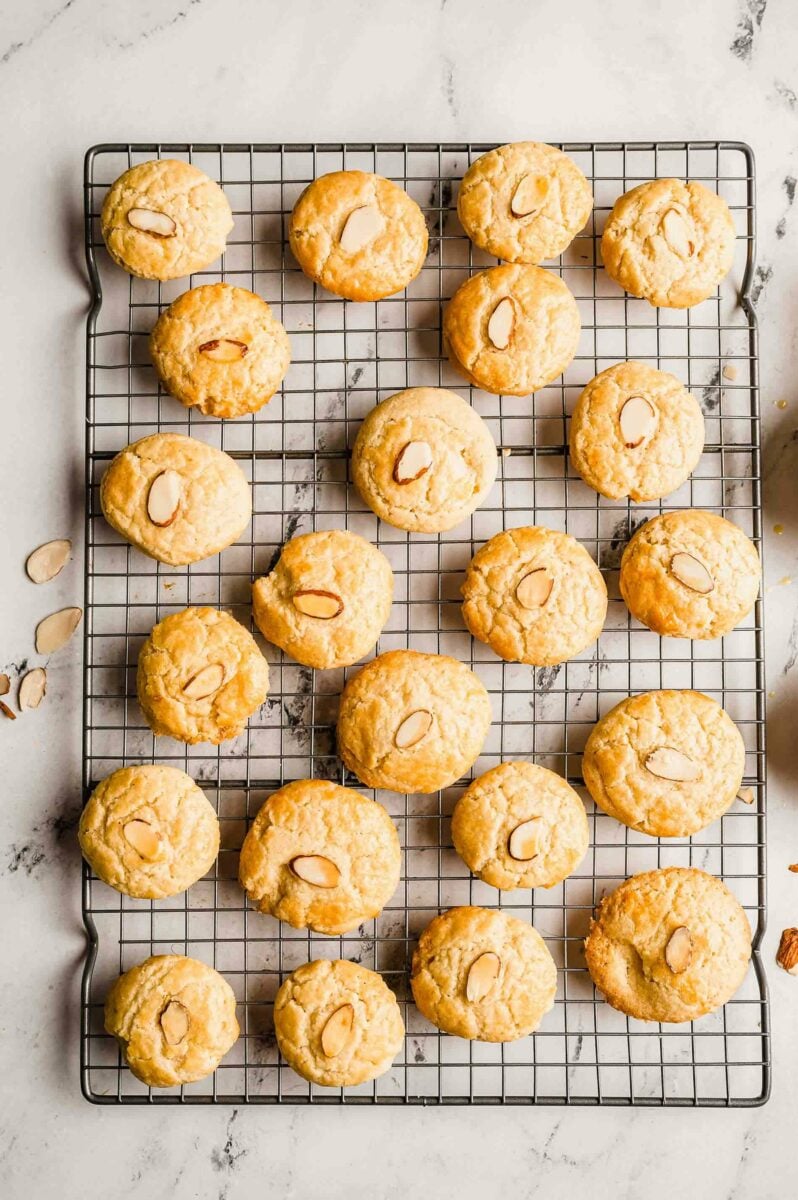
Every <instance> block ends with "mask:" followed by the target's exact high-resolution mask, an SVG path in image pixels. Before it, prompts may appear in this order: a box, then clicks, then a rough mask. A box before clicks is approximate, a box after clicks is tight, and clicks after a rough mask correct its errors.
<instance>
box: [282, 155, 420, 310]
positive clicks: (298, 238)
mask: <svg viewBox="0 0 798 1200" xmlns="http://www.w3.org/2000/svg"><path fill="white" fill-rule="evenodd" d="M288 238H289V241H290V243H291V249H292V251H293V253H294V257H295V259H296V260H297V262H298V263H299V265H300V267H301V268H302V270H303V271H304V272H305V274H306V275H307V276H309V277H310V278H311V279H312V280H314V282H316V283H320V284H321V286H322V287H324V288H326V289H327V291H328V292H334V293H335V294H336V296H343V297H344V299H346V300H381V299H382V298H383V297H384V296H392V295H393V294H394V292H401V291H402V289H403V288H406V287H407V285H408V284H409V283H410V282H411V280H413V279H415V277H416V275H418V273H419V271H420V270H421V268H422V266H423V265H424V259H425V258H426V255H427V241H428V235H427V226H426V222H425V221H424V214H423V213H422V211H421V209H420V208H419V206H418V205H417V204H416V202H415V200H411V199H410V197H409V196H408V194H407V192H405V191H403V190H402V189H401V188H400V187H398V186H397V185H396V184H395V183H393V182H392V181H391V180H390V179H383V178H382V176H380V175H371V174H368V173H366V172H365V171H333V172H332V173H331V174H329V175H321V176H320V177H319V178H318V179H314V180H313V182H312V183H311V184H310V185H309V186H308V187H306V188H305V190H304V192H303V193H302V195H301V196H300V197H299V199H298V200H297V202H296V204H295V205H294V211H293V212H292V213H291V222H290V225H289V228H288Z"/></svg>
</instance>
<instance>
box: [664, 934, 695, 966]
mask: <svg viewBox="0 0 798 1200" xmlns="http://www.w3.org/2000/svg"><path fill="white" fill-rule="evenodd" d="M692 957H693V936H692V934H691V933H690V930H689V929H688V928H687V926H686V925H680V926H679V927H678V928H677V929H674V931H673V933H672V934H671V936H670V937H669V938H668V944H667V946H666V947H665V962H666V963H667V964H668V966H669V967H670V969H671V970H672V971H673V973H674V975H681V974H682V972H683V971H686V970H687V968H688V967H689V966H690V959H691V958H692Z"/></svg>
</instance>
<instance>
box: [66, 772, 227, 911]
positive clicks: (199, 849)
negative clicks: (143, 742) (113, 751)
mask: <svg viewBox="0 0 798 1200" xmlns="http://www.w3.org/2000/svg"><path fill="white" fill-rule="evenodd" d="M78 838H79V840H80V848H81V850H82V852H83V855H84V857H85V858H86V860H87V861H88V863H89V866H90V867H91V868H92V870H93V871H94V873H95V874H96V875H99V877H100V879H102V881H103V882H104V883H107V884H108V886H109V887H112V888H115V889H116V891H118V892H123V893H124V894H125V895H126V896H135V897H136V898H137V899H143V900H160V899H163V898H164V897H165V896H175V895H177V894H178V893H179V892H184V891H185V890H186V888H188V887H190V886H191V884H192V883H196V881H197V880H198V879H201V878H202V876H203V875H205V874H207V872H208V871H209V870H210V869H211V867H212V866H213V864H214V862H215V861H216V855H217V853H218V850H219V821H218V820H217V817H216V813H215V812H214V810H213V808H212V807H211V805H210V804H209V803H208V800H207V798H206V796H205V794H204V793H203V792H202V791H200V789H199V788H198V787H197V785H196V783H194V781H193V779H191V778H190V777H189V776H188V775H186V773H185V771H179V770H178V769H177V768H176V767H165V766H160V765H156V764H141V765H139V766H135V767H122V768H121V769H120V770H118V771H114V772H113V774H112V775H108V776H107V777H106V778H105V779H103V781H102V782H101V783H99V784H98V785H97V787H96V788H95V789H94V791H93V792H92V794H91V796H90V797H89V800H88V803H87V804H86V807H85V808H84V810H83V813H82V815H81V818H80V827H79V829H78Z"/></svg>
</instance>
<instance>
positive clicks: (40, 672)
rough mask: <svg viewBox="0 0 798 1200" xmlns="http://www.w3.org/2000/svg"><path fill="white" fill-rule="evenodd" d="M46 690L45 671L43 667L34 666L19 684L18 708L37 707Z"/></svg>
mask: <svg viewBox="0 0 798 1200" xmlns="http://www.w3.org/2000/svg"><path fill="white" fill-rule="evenodd" d="M46 691H47V672H46V671H45V669H44V667H34V668H33V670H32V671H28V673H27V675H25V677H24V678H23V680H22V683H21V684H20V685H19V709H20V712H22V711H23V710H24V709H26V708H38V707H39V705H40V704H41V702H42V700H43V699H44V693H45V692H46Z"/></svg>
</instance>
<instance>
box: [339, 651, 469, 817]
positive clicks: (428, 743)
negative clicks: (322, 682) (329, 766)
mask: <svg viewBox="0 0 798 1200" xmlns="http://www.w3.org/2000/svg"><path fill="white" fill-rule="evenodd" d="M490 722H491V707H490V700H489V698H488V693H487V692H486V690H485V688H484V686H483V684H482V683H481V682H480V680H479V679H478V677H477V676H476V675H475V674H474V672H473V671H471V670H469V668H468V667H466V666H465V665H464V664H463V663H461V662H458V661H457V659H455V658H449V657H448V656H447V655H445V654H419V653H418V652H417V651H415V650H390V651H388V653H386V654H380V655H379V656H378V657H377V658H375V659H373V660H372V661H371V662H370V663H366V665H365V667H362V668H361V669H360V670H359V671H358V672H357V674H356V675H353V676H352V678H351V679H350V680H349V681H348V682H347V684H346V687H345V688H344V690H343V694H342V696H341V704H340V709H339V714H338V750H339V753H340V755H341V758H342V759H343V761H344V764H345V766H346V767H347V768H348V769H349V770H350V771H352V772H353V773H354V774H355V775H356V776H357V777H358V779H359V780H360V781H361V782H362V783H364V784H366V786H367V787H375V788H388V789H389V790H390V791H394V792H407V793H409V792H435V791H437V790H438V789H439V788H444V787H448V786H449V785H450V784H452V783H454V781H455V780H456V779H459V778H460V776H461V775H464V774H465V772H466V771H467V770H468V769H469V768H470V767H471V766H472V765H473V764H474V762H475V761H476V759H477V758H478V757H479V754H480V752H481V750H482V746H483V744H484V742H485V738H486V737H487V734H488V729H489V728H490Z"/></svg>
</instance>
